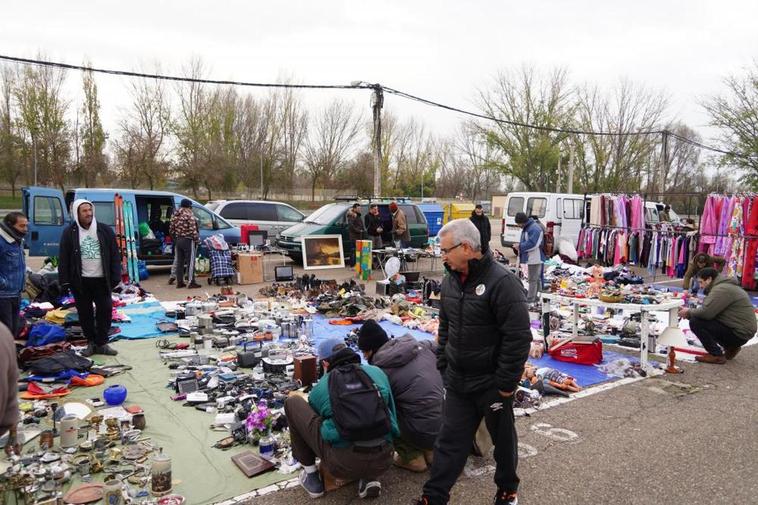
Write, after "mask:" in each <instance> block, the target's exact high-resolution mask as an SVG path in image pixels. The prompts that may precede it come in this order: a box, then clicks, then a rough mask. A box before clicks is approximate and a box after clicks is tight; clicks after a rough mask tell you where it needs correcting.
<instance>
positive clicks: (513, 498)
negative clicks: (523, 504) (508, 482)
mask: <svg viewBox="0 0 758 505" xmlns="http://www.w3.org/2000/svg"><path fill="white" fill-rule="evenodd" d="M492 503H494V504H495V505H518V494H516V493H513V492H509V491H502V490H498V491H497V494H496V495H495V501H494V502H492Z"/></svg>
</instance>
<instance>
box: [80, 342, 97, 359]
mask: <svg viewBox="0 0 758 505" xmlns="http://www.w3.org/2000/svg"><path fill="white" fill-rule="evenodd" d="M79 354H81V355H82V356H84V357H85V358H89V357H90V356H92V355H93V354H95V344H92V343H90V344H87V348H86V349H84V350H83V351H80V352H79Z"/></svg>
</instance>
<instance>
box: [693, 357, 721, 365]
mask: <svg viewBox="0 0 758 505" xmlns="http://www.w3.org/2000/svg"><path fill="white" fill-rule="evenodd" d="M695 361H699V362H700V363H710V364H712V365H723V364H724V363H726V358H725V357H724V356H714V355H713V354H703V355H702V356H695Z"/></svg>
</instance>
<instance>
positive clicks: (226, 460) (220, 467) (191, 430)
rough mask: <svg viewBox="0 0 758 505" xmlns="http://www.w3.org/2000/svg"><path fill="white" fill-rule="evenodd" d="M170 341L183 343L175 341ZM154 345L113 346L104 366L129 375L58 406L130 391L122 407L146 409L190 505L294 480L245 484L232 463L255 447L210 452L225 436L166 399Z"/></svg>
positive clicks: (208, 419) (208, 418)
mask: <svg viewBox="0 0 758 505" xmlns="http://www.w3.org/2000/svg"><path fill="white" fill-rule="evenodd" d="M169 340H170V341H172V342H179V341H182V339H181V338H179V337H174V338H171V339H169ZM184 341H185V342H186V339H184ZM155 342H156V340H155V339H147V340H133V341H122V342H116V343H114V344H111V345H112V346H113V347H114V348H116V349H117V350H118V352H119V354H118V356H117V357H115V358H108V359H104V360H103V361H105V363H106V364H113V363H118V364H124V365H129V366H131V367H133V368H132V370H129V371H128V372H125V373H123V374H121V375H117V376H114V377H111V378H108V379H106V381H105V384H104V385H102V386H98V387H92V388H75V389H74V390H73V392H72V394H70V395H68V396H67V397H65V398H64V399H62V401H61V403H65V402H67V401H84V400H86V399H87V398H94V397H100V398H102V393H103V389H105V388H106V387H108V386H111V385H113V384H122V385H124V386H125V387H126V388H127V390H128V396H127V399H126V402H125V404H124V405H135V404H136V405H139V406H140V407H142V408H143V409H144V410H145V418H146V420H147V427H146V428H145V435H146V436H149V437H151V438H152V440H153V441H154V443H155V445H156V446H158V447H163V450H164V452H165V453H166V454H167V455H168V456H170V457H171V460H172V471H173V479H174V482H175V485H174V492H175V493H178V494H181V495H183V496H184V497H185V498H187V503H191V504H192V505H201V504H211V503H215V502H218V501H224V500H227V499H229V498H233V497H235V496H239V495H242V494H245V493H248V492H250V491H252V490H254V489H259V488H262V487H266V486H269V485H271V484H274V483H276V482H280V481H283V480H289V479H292V478H294V477H295V476H296V474H292V475H282V474H280V473H278V472H276V471H272V472H268V473H266V474H263V475H260V476H258V477H253V478H252V479H248V478H247V477H245V475H244V474H243V473H242V472H241V471H239V470H238V469H237V467H236V466H235V465H234V463H232V461H231V459H230V458H231V457H232V456H233V455H234V454H237V453H239V452H242V451H244V450H248V449H252V450H257V448H255V447H252V446H249V445H246V446H236V447H233V448H232V449H229V450H228V451H222V450H220V449H214V448H213V447H211V446H212V445H213V444H214V443H216V442H217V441H218V440H220V439H222V438H224V437H225V436H226V435H227V434H226V433H224V432H219V431H211V430H210V429H209V426H210V424H211V423H212V422H213V419H214V416H215V415H214V414H209V413H204V412H200V411H198V410H196V409H194V408H191V407H182V402H174V401H172V400H171V399H170V396H171V395H172V394H173V390H172V389H168V388H166V383H167V381H168V379H169V376H170V373H169V369H168V367H167V366H165V365H164V364H163V362H162V361H161V359H160V358H159V355H158V349H157V348H156V346H155ZM96 358H100V356H96ZM36 442H37V441H36V440H35V441H33V442H32V443H36ZM56 443H57V442H56ZM97 477H98V479H97V480H99V479H102V474H100V475H99V476H97Z"/></svg>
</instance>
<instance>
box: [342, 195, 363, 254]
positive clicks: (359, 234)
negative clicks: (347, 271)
mask: <svg viewBox="0 0 758 505" xmlns="http://www.w3.org/2000/svg"><path fill="white" fill-rule="evenodd" d="M345 218H346V220H347V236H348V244H347V254H348V257H347V265H348V266H354V265H355V241H356V240H362V239H363V233H364V232H365V231H366V229H365V228H364V227H363V220H362V219H361V204H359V203H354V204H353V206H352V207H350V210H348V211H347V214H346V216H345Z"/></svg>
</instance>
